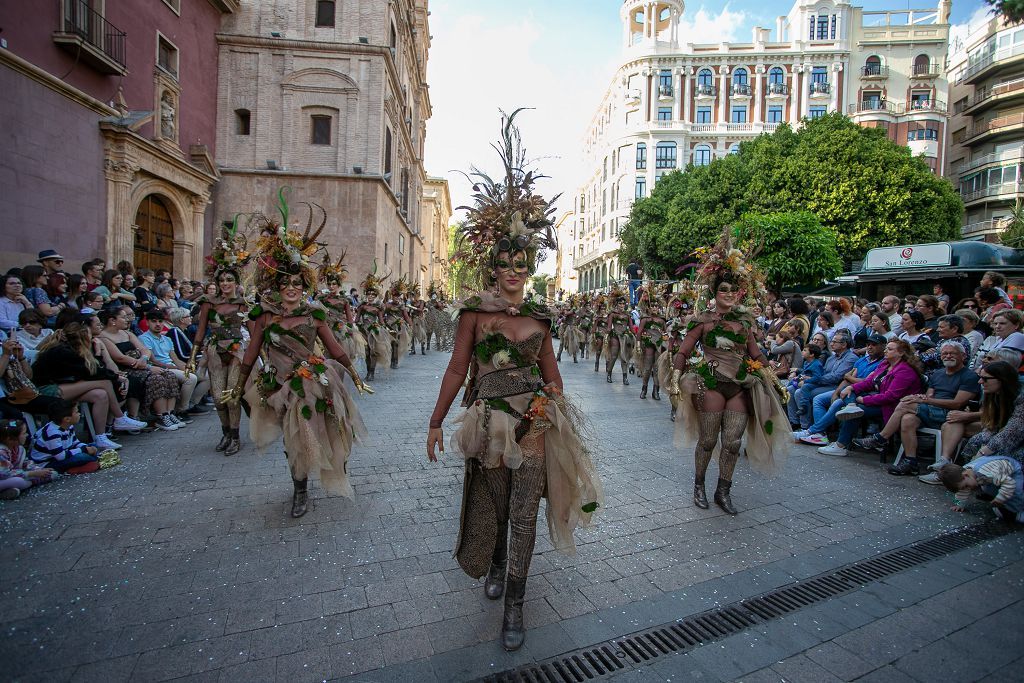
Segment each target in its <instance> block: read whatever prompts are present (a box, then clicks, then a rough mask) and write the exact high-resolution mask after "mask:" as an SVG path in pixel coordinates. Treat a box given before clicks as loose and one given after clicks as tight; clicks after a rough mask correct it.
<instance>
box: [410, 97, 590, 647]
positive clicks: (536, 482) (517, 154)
mask: <svg viewBox="0 0 1024 683" xmlns="http://www.w3.org/2000/svg"><path fill="white" fill-rule="evenodd" d="M514 116H515V114H512V116H510V117H507V118H504V120H503V124H504V125H503V127H502V134H503V138H504V144H503V145H501V146H500V147H499V151H500V152H501V156H502V160H503V162H504V165H505V174H506V177H505V178H504V180H503V182H502V183H501V184H500V185H496V184H494V183H493V182H492V181H491V180H490V179H489V178H487V177H486V176H485V175H483V174H477V175H478V176H479V178H480V179H479V180H478V181H477V184H478V185H480V186H486V190H485V191H484V192H481V193H479V194H477V205H476V206H474V207H460V208H468V209H469V210H468V214H467V220H466V222H465V223H464V226H465V227H464V228H463V231H462V232H461V233H460V235H459V239H460V245H459V246H460V250H459V254H460V262H463V263H468V264H470V265H471V266H472V267H474V268H475V269H476V270H477V271H478V272H479V273H480V274H481V276H482V278H483V279H484V281H485V282H486V283H488V284H489V285H490V287H491V288H490V289H488V290H484V291H481V292H479V293H478V294H476V295H474V296H471V297H470V298H468V299H466V300H465V301H463V302H462V303H461V305H460V307H459V310H460V313H459V318H458V329H457V332H456V339H455V350H454V352H453V353H452V359H451V362H450V363H449V365H448V369H447V370H446V371H445V374H444V378H443V380H442V383H441V390H440V392H439V394H438V397H437V404H436V406H435V407H434V412H433V414H432V415H431V416H430V430H429V432H428V433H427V456H428V458H429V459H430V460H436V456H435V448H437V447H438V446H440V448H441V450H442V451H443V449H444V436H443V434H442V431H441V424H442V422H443V421H444V418H445V415H447V413H448V409H449V407H450V406H451V404H452V401H453V400H455V397H456V395H457V394H458V393H459V390H460V389H461V388H462V384H463V380H464V379H465V378H466V374H467V372H468V373H469V376H470V381H469V387H468V389H467V396H466V399H465V400H464V405H466V406H468V408H467V410H466V411H465V412H464V413H463V414H462V416H461V417H460V418H459V420H458V423H459V428H458V431H457V432H456V434H455V436H454V438H453V439H452V441H451V443H452V445H453V447H455V448H457V449H458V450H459V451H460V452H461V453H462V454H463V456H464V457H465V458H466V480H465V484H464V491H463V502H462V519H461V525H460V532H459V540H458V541H457V543H456V553H455V554H456V557H457V558H458V561H459V564H460V565H461V566H462V567H463V569H464V570H465V571H466V573H467V574H469V575H470V576H473V577H474V578H479V577H480V576H482V575H484V574H485V573H486V575H487V579H486V581H485V583H484V593H485V594H486V596H487V597H488V598H490V599H492V600H497V599H499V598H500V597H502V595H503V594H504V596H505V607H504V614H503V618H502V626H501V640H502V646H503V647H504V648H505V649H506V650H509V651H511V650H517V649H519V647H520V646H521V645H522V644H523V641H524V639H525V627H524V623H523V600H524V597H525V592H526V580H527V576H528V574H529V569H530V560H531V559H532V556H533V548H534V543H535V541H536V537H537V513H538V510H539V506H540V499H541V496H542V495H543V494H544V492H545V490H546V492H547V501H548V502H547V519H548V529H549V531H550V535H551V543H552V545H553V546H554V547H555V549H556V550H559V551H560V552H563V553H566V554H572V553H574V552H575V543H574V541H573V530H574V529H575V528H576V527H577V526H579V525H587V524H589V522H590V517H591V514H592V513H593V511H594V510H596V509H597V507H598V506H599V505H600V503H601V502H602V494H601V486H600V483H599V481H598V478H597V474H596V472H595V470H594V466H593V463H592V462H591V459H590V454H589V452H588V450H587V448H586V447H585V445H584V443H583V441H581V438H580V431H579V430H580V425H581V424H582V420H581V416H580V415H579V413H578V411H577V410H576V409H575V408H573V407H572V405H571V404H570V403H569V402H568V401H567V399H566V398H565V397H564V396H563V395H562V390H561V386H562V379H561V376H560V375H559V373H558V365H557V363H556V361H555V355H554V351H553V348H552V342H551V313H550V312H549V310H548V309H547V307H545V306H544V305H543V304H542V303H540V302H538V301H535V300H533V299H526V300H524V296H523V293H524V288H525V286H526V283H527V281H528V280H529V277H530V274H531V273H533V272H534V269H535V267H536V264H537V260H538V258H539V255H538V252H539V251H540V249H541V248H548V249H553V248H555V242H554V232H553V226H552V221H551V217H550V216H551V213H552V211H553V209H552V208H551V203H550V202H547V201H545V200H544V199H542V198H541V197H538V196H536V195H534V194H533V193H532V186H533V182H534V179H535V178H536V177H537V176H536V175H535V174H534V173H533V172H527V170H526V159H525V156H524V152H523V150H522V147H521V146H520V144H519V134H518V131H517V130H516V129H515V128H514V127H513V125H512V119H513V117H514ZM509 525H511V534H510V536H511V538H509V533H508V528H509ZM508 541H510V544H509V543H508Z"/></svg>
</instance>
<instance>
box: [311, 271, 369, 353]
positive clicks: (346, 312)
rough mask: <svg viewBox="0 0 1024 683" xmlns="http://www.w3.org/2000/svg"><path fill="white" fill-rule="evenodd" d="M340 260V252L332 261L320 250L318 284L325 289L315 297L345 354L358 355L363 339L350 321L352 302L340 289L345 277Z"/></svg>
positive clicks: (362, 349) (363, 348)
mask: <svg viewBox="0 0 1024 683" xmlns="http://www.w3.org/2000/svg"><path fill="white" fill-rule="evenodd" d="M344 261H345V255H344V254H342V255H341V258H339V259H338V261H337V262H336V263H335V262H333V261H332V260H331V257H330V256H329V255H328V254H327V253H326V252H325V253H324V262H323V265H322V266H320V271H319V273H318V277H319V281H320V283H321V284H323V285H325V286H326V287H327V292H325V293H321V294H319V295H318V296H317V298H316V299H317V301H319V302H320V303H321V304H322V305H323V307H324V308H325V309H327V323H328V325H329V326H330V328H331V331H332V332H333V333H334V338H335V339H337V340H338V343H339V344H341V348H343V349H345V353H347V354H348V357H349V358H353V359H355V358H362V357H364V356H365V355H366V339H365V338H364V337H363V333H362V332H360V331H359V327H357V326H356V324H355V323H354V322H353V320H355V318H354V317H353V314H352V304H351V303H350V302H349V300H348V297H347V296H345V292H344V290H343V289H342V285H343V284H344V282H345V279H346V278H347V277H348V272H347V271H346V270H345V265H344Z"/></svg>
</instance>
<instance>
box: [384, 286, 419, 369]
mask: <svg viewBox="0 0 1024 683" xmlns="http://www.w3.org/2000/svg"><path fill="white" fill-rule="evenodd" d="M407 287H408V284H407V283H406V282H405V278H400V279H399V280H398V281H397V282H395V284H393V285H392V286H391V289H389V290H388V297H387V300H386V301H385V302H384V309H383V312H384V327H385V328H386V329H387V331H388V334H389V335H391V368H392V369H395V368H397V367H398V363H399V361H400V360H401V358H402V354H403V353H405V352H406V350H407V349H408V348H409V345H410V344H411V343H412V334H411V333H410V332H409V329H410V327H411V326H412V320H411V319H410V318H409V313H408V312H407V311H406V310H405V290H406V288H407Z"/></svg>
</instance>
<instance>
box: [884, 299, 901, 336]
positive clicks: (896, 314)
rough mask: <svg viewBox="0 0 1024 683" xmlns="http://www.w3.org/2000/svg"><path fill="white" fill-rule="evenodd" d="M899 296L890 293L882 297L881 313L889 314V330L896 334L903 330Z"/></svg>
mask: <svg viewBox="0 0 1024 683" xmlns="http://www.w3.org/2000/svg"><path fill="white" fill-rule="evenodd" d="M900 303H901V302H900V298H899V297H898V296H893V295H892V294H890V295H889V296H887V297H884V298H883V299H882V305H881V311H880V312H881V313H884V314H885V315H887V316H889V330H890V331H891V332H892V333H893V334H894V335H896V336H899V333H900V332H902V331H903V329H902V327H901V325H902V324H903V314H902V313H901V312H900Z"/></svg>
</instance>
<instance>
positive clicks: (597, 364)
mask: <svg viewBox="0 0 1024 683" xmlns="http://www.w3.org/2000/svg"><path fill="white" fill-rule="evenodd" d="M600 369H601V357H600V356H598V357H597V360H595V361H594V372H598V371H599V370H600Z"/></svg>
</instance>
